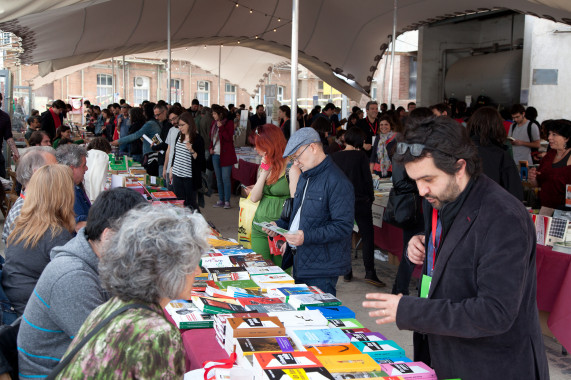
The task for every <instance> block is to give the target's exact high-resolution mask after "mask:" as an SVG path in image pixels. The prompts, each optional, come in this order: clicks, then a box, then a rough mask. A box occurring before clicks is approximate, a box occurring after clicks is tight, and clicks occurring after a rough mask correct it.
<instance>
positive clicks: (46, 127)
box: [40, 110, 56, 141]
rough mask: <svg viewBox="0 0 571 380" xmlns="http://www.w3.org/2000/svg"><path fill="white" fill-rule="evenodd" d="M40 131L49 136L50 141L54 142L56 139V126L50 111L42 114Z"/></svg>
mask: <svg viewBox="0 0 571 380" xmlns="http://www.w3.org/2000/svg"><path fill="white" fill-rule="evenodd" d="M40 129H41V130H42V131H45V132H46V133H47V134H48V136H50V140H51V141H54V139H55V137H56V124H55V122H54V118H53V117H52V113H51V112H50V110H47V111H46V112H43V113H42V115H41V116H40Z"/></svg>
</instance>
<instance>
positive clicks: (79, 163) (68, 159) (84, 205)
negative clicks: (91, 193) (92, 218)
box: [56, 144, 91, 231]
mask: <svg viewBox="0 0 571 380" xmlns="http://www.w3.org/2000/svg"><path fill="white" fill-rule="evenodd" d="M56 159H57V162H58V163H60V164H62V165H67V166H69V167H70V168H71V171H72V174H73V184H74V185H75V203H74V204H73V211H74V212H75V223H76V225H75V229H76V231H79V229H80V228H82V227H85V221H86V220H87V213H88V212H89V208H90V207H91V202H90V201H89V197H88V196H87V194H86V193H85V188H84V187H83V178H84V176H85V172H86V171H87V149H85V147H83V146H79V145H75V144H66V145H63V146H60V147H58V149H57V150H56Z"/></svg>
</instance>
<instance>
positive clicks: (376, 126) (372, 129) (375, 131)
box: [367, 118, 379, 135]
mask: <svg viewBox="0 0 571 380" xmlns="http://www.w3.org/2000/svg"><path fill="white" fill-rule="evenodd" d="M367 123H369V127H371V131H373V133H374V134H375V135H376V134H377V129H378V128H379V126H378V125H377V121H376V120H375V128H373V124H371V122H370V121H369V118H367Z"/></svg>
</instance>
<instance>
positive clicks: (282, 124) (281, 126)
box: [280, 119, 285, 128]
mask: <svg viewBox="0 0 571 380" xmlns="http://www.w3.org/2000/svg"><path fill="white" fill-rule="evenodd" d="M284 124H285V119H283V121H282V123H281V124H280V128H283V127H284Z"/></svg>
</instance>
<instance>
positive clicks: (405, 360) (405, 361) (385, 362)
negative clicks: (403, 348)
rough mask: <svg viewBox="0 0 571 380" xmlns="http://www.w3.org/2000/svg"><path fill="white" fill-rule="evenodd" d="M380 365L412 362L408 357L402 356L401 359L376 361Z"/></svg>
mask: <svg viewBox="0 0 571 380" xmlns="http://www.w3.org/2000/svg"><path fill="white" fill-rule="evenodd" d="M376 362H377V363H379V364H388V363H410V362H412V360H410V359H409V358H407V357H406V356H402V357H400V358H388V359H381V360H377V361H376Z"/></svg>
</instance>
